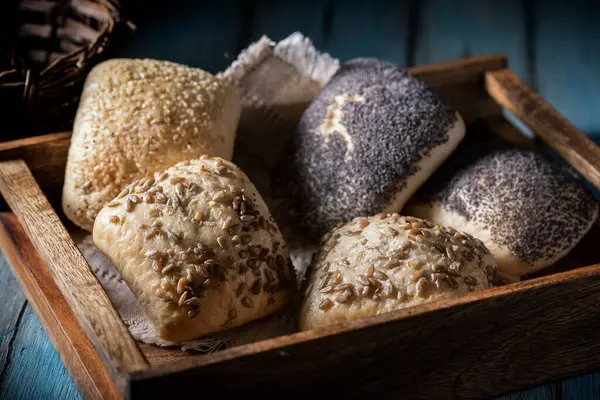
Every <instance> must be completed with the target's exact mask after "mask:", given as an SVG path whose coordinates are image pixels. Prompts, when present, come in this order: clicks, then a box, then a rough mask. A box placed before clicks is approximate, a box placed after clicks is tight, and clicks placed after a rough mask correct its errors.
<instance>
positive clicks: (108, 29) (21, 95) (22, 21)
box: [0, 0, 133, 140]
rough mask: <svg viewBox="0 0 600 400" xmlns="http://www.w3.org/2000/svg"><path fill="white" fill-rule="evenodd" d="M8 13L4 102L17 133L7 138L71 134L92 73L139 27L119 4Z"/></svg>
mask: <svg viewBox="0 0 600 400" xmlns="http://www.w3.org/2000/svg"><path fill="white" fill-rule="evenodd" d="M2 1H4V0H2ZM3 14H4V16H8V18H3V19H6V21H4V22H2V27H1V28H0V29H2V37H1V39H0V40H1V41H2V42H1V43H0V44H1V47H0V48H1V49H2V50H1V51H2V54H1V59H0V102H1V104H2V105H3V107H2V109H3V112H5V113H6V116H5V117H3V121H10V120H12V121H13V122H14V123H15V124H16V127H17V128H16V129H11V130H6V129H3V131H4V132H5V133H3V134H2V139H3V140H6V139H7V138H13V137H23V136H31V135H35V134H40V133H47V132H52V131H59V130H68V129H71V127H72V122H73V117H74V115H75V110H76V107H77V103H78V101H79V95H80V93H81V88H82V85H83V82H84V80H85V77H86V75H87V73H88V72H89V70H90V69H91V68H92V67H93V66H94V65H95V64H97V63H98V62H100V61H102V60H103V59H105V58H106V57H107V50H108V47H109V44H113V43H114V42H118V40H117V36H120V34H121V33H124V32H127V31H130V30H131V29H132V28H133V26H132V25H131V23H129V22H126V21H123V20H121V17H120V8H119V4H118V2H117V1H116V0H23V1H20V2H17V3H15V5H14V6H13V9H12V10H9V11H6V10H5V11H4V12H3ZM0 22H1V21H0ZM11 125H12V124H11ZM11 125H9V126H11ZM6 131H8V132H6Z"/></svg>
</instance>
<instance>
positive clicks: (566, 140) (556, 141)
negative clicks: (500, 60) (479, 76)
mask: <svg viewBox="0 0 600 400" xmlns="http://www.w3.org/2000/svg"><path fill="white" fill-rule="evenodd" d="M485 85H486V88H487V91H488V93H489V94H490V96H492V97H493V98H494V99H495V100H496V101H497V102H498V103H499V104H500V105H502V106H503V107H504V108H506V109H507V110H508V111H510V112H512V113H513V114H514V115H516V116H517V117H518V118H519V120H521V121H522V122H523V123H525V124H526V125H527V126H529V127H530V128H531V129H532V130H533V131H534V132H535V133H536V134H537V135H538V136H539V137H541V138H542V139H543V140H544V142H545V143H546V144H547V145H548V146H550V147H552V148H553V149H554V150H556V151H557V152H558V154H560V155H561V156H562V157H563V158H564V159H565V160H566V161H567V162H568V163H569V164H571V166H573V167H574V168H575V169H576V170H577V171H578V172H579V173H580V174H581V175H582V176H584V177H585V178H586V179H587V180H589V181H590V182H591V183H592V184H593V185H594V186H596V188H600V148H599V147H598V146H596V145H595V144H594V142H592V140H590V139H589V138H588V137H587V136H585V135H584V134H583V133H582V132H581V131H579V130H578V129H577V128H576V127H575V126H573V124H571V123H570V122H569V121H568V120H567V119H565V118H564V117H563V116H561V115H560V114H559V113H558V112H557V111H556V110H555V109H553V108H552V107H551V106H550V105H549V104H548V103H546V102H545V101H544V100H543V99H542V98H541V97H540V96H539V95H537V94H536V93H534V92H533V91H532V90H531V89H529V88H528V87H527V86H526V85H525V84H524V83H523V81H521V80H520V79H519V78H518V77H517V76H516V75H515V73H514V72H512V71H510V70H509V69H504V70H500V71H492V72H488V73H486V80H485Z"/></svg>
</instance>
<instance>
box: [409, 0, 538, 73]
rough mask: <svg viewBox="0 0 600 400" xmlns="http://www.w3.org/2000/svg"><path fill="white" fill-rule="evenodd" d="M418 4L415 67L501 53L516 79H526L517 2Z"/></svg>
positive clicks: (438, 0) (468, 0)
mask: <svg viewBox="0 0 600 400" xmlns="http://www.w3.org/2000/svg"><path fill="white" fill-rule="evenodd" d="M419 4H420V5H421V7H420V10H419V23H418V31H417V40H416V56H415V60H416V63H417V64H430V63H434V62H440V61H447V60H455V59H459V58H463V57H468V56H473V55H481V54H488V53H503V54H505V55H506V56H507V57H508V58H509V63H510V66H511V68H513V69H514V70H515V71H516V73H517V74H518V75H519V76H521V77H522V78H524V79H526V80H529V79H530V76H529V73H528V71H529V69H528V65H527V46H526V44H527V40H526V24H525V13H524V7H523V4H522V1H521V0H506V1H495V0H485V1H477V0H456V1H444V0H433V1H424V2H420V3H419Z"/></svg>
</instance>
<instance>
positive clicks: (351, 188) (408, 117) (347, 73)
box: [276, 59, 465, 237]
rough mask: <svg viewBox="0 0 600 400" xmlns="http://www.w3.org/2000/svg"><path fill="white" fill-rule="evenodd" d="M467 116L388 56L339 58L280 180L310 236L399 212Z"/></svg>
mask: <svg viewBox="0 0 600 400" xmlns="http://www.w3.org/2000/svg"><path fill="white" fill-rule="evenodd" d="M464 133H465V126H464V123H463V121H462V119H461V117H460V115H458V113H457V112H456V111H454V110H452V109H451V108H450V107H448V106H447V105H446V104H444V103H443V102H442V101H441V100H440V99H439V98H438V96H437V95H436V94H435V93H434V92H433V90H431V89H430V88H429V87H427V86H426V85H425V84H424V83H423V82H422V81H421V80H419V79H417V78H415V77H413V76H412V75H410V74H409V73H407V72H406V71H403V70H400V69H398V68H397V67H396V66H394V65H393V64H391V63H388V62H385V61H381V60H376V59H356V60H353V61H349V62H347V63H345V64H343V65H342V67H341V68H340V70H339V71H338V72H337V73H336V74H335V75H334V76H333V78H332V79H331V80H330V81H329V83H328V84H327V85H326V86H325V87H324V88H323V90H321V92H320V93H319V95H318V96H317V98H316V99H315V100H314V101H313V103H312V104H311V105H310V106H309V107H308V109H307V110H306V111H305V112H304V114H303V115H302V118H301V120H300V122H299V124H298V126H297V128H296V132H295V134H294V135H293V137H292V140H291V144H290V148H289V150H288V158H287V159H286V161H285V165H283V166H282V168H281V170H282V171H284V174H283V177H282V178H281V181H280V182H277V185H276V186H277V187H279V188H281V189H280V190H283V193H282V197H287V198H289V199H290V202H291V206H290V207H289V208H290V209H289V210H287V208H286V212H289V213H291V215H292V216H296V219H297V221H296V222H297V223H299V224H300V225H301V226H303V227H304V228H305V230H307V231H308V232H309V233H310V234H312V236H313V237H318V236H320V235H322V234H323V233H325V232H326V231H327V230H329V229H330V228H332V227H333V226H335V225H336V224H337V223H338V222H345V221H348V220H349V219H352V218H353V217H358V216H362V215H375V214H377V213H379V212H398V211H400V210H401V209H402V207H403V206H404V203H405V202H406V201H407V200H408V198H409V197H410V196H411V195H412V194H413V193H414V192H415V190H416V189H417V188H418V187H419V186H420V185H421V184H422V183H423V182H424V181H425V180H426V179H427V178H428V177H429V176H430V175H431V174H432V173H433V171H434V170H435V169H436V168H437V167H438V166H439V165H440V164H441V163H442V162H443V161H444V160H445V159H446V157H448V155H449V154H450V153H451V152H452V151H453V150H454V149H455V147H456V146H457V144H458V143H459V142H460V141H461V139H462V138H463V136H464Z"/></svg>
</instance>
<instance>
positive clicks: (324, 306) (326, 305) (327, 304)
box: [319, 299, 333, 311]
mask: <svg viewBox="0 0 600 400" xmlns="http://www.w3.org/2000/svg"><path fill="white" fill-rule="evenodd" d="M331 307H333V301H331V300H330V299H323V300H321V301H320V302H319V309H320V310H324V311H325V310H329V309H330V308H331Z"/></svg>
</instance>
